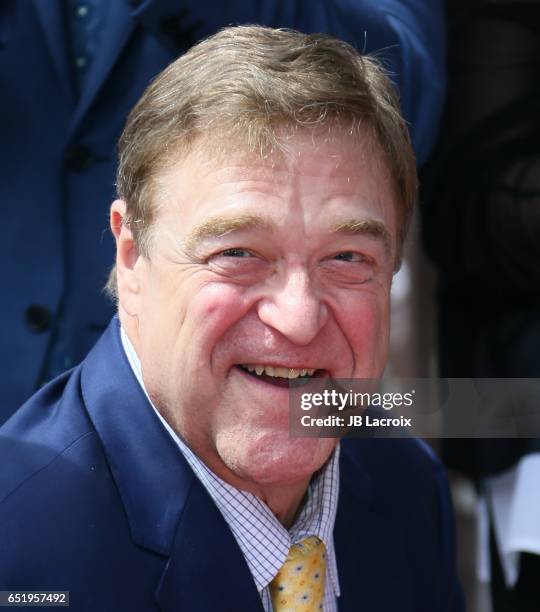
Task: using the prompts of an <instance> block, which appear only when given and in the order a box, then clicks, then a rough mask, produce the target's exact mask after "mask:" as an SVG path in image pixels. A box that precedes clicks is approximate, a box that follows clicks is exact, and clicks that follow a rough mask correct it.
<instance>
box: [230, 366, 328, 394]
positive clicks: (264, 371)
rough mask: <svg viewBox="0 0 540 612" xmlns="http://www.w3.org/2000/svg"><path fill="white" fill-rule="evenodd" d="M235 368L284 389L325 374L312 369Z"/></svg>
mask: <svg viewBox="0 0 540 612" xmlns="http://www.w3.org/2000/svg"><path fill="white" fill-rule="evenodd" d="M235 367H236V368H238V369H239V370H241V371H242V372H245V373H246V374H248V375H249V376H252V377H253V378H256V379H257V380H260V381H261V382H265V383H268V384H269V385H274V386H275V387H286V388H290V387H291V386H293V385H294V386H295V387H296V386H298V385H299V384H300V385H302V384H306V383H308V382H309V381H310V380H312V379H313V378H322V377H324V376H326V374H327V372H326V370H318V369H314V368H285V367H276V366H264V365H250V364H247V365H246V364H238V365H236V366H235Z"/></svg>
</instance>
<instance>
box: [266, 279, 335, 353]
mask: <svg viewBox="0 0 540 612" xmlns="http://www.w3.org/2000/svg"><path fill="white" fill-rule="evenodd" d="M258 315H259V319H260V320H261V321H262V322H263V323H265V324H266V325H268V326H270V327H272V328H274V329H275V330H277V331H278V332H280V333H281V334H283V335H284V336H285V337H287V338H288V339H289V340H290V341H291V342H293V343H294V344H297V345H300V346H305V345H307V344H309V343H310V342H311V341H312V340H313V339H314V338H315V337H316V336H317V334H318V333H319V331H320V330H321V329H322V328H323V327H324V325H325V324H326V322H327V320H328V308H327V306H326V304H324V303H323V302H321V300H320V299H319V297H318V296H317V295H316V294H315V292H314V290H313V287H312V286H311V281H310V279H309V276H308V274H307V273H306V272H305V271H297V272H294V273H290V274H289V275H288V276H287V278H286V279H285V281H284V282H283V284H282V285H281V286H277V287H275V288H273V290H272V291H271V294H270V295H267V296H265V297H264V298H263V299H261V300H260V302H259V304H258Z"/></svg>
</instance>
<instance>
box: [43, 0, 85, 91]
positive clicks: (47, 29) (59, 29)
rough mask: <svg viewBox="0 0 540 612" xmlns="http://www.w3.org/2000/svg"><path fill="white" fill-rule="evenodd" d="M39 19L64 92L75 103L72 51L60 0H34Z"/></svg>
mask: <svg viewBox="0 0 540 612" xmlns="http://www.w3.org/2000/svg"><path fill="white" fill-rule="evenodd" d="M34 6H35V9H36V12H37V16H38V21H39V23H40V25H41V27H42V29H43V33H44V35H45V40H46V41H47V47H48V48H49V53H50V55H51V60H52V63H53V65H54V68H55V71H56V73H57V75H58V80H59V82H60V86H61V88H62V90H63V92H64V94H65V95H66V96H67V97H68V99H69V100H70V101H71V102H72V103H74V101H75V92H74V91H73V81H72V78H71V68H70V62H69V58H70V52H69V41H68V31H67V27H66V23H65V18H64V12H63V7H62V3H61V1H60V0H48V1H47V2H44V1H43V0H34Z"/></svg>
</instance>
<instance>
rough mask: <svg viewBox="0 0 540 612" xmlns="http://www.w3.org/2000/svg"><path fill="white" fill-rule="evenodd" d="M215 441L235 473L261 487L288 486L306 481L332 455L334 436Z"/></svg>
mask: <svg viewBox="0 0 540 612" xmlns="http://www.w3.org/2000/svg"><path fill="white" fill-rule="evenodd" d="M221 442H222V443H221V444H220V441H219V440H217V451H218V453H219V455H220V457H221V460H222V461H223V462H224V463H225V465H226V466H227V467H228V468H229V469H230V470H231V471H232V472H234V474H235V475H236V476H237V477H239V478H241V479H242V480H245V481H247V482H250V483H253V484H255V485H260V486H272V485H275V486H280V485H283V486H285V485H291V484H294V483H297V482H302V481H309V479H310V478H311V476H312V475H313V474H314V473H315V472H316V471H317V470H318V469H320V468H321V467H322V466H323V465H324V463H325V462H326V461H327V459H328V458H329V457H330V455H331V454H332V451H333V450H334V448H335V447H336V444H337V442H338V441H337V440H336V439H334V438H290V437H289V434H288V432H287V433H286V436H285V435H283V434H282V435H276V434H271V433H267V434H264V433H263V434H261V433H259V434H258V435H257V436H254V437H253V438H251V439H246V437H245V436H244V437H243V438H242V439H241V440H240V439H238V438H236V441H234V437H228V439H227V440H226V441H225V440H222V441H221Z"/></svg>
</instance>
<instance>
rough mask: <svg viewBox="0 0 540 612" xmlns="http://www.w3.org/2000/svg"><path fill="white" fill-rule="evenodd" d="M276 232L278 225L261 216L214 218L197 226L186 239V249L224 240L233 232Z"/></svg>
mask: <svg viewBox="0 0 540 612" xmlns="http://www.w3.org/2000/svg"><path fill="white" fill-rule="evenodd" d="M253 229H258V230H267V231H272V230H276V229H277V228H276V224H275V223H274V222H273V221H272V220H271V219H268V218H266V217H262V216H260V215H238V216H235V217H212V218H211V219H208V220H207V221H205V222H204V223H201V224H200V225H197V226H195V227H194V228H193V229H192V230H191V232H190V233H189V234H188V236H187V237H186V239H185V247H186V249H188V250H193V249H194V248H196V247H197V245H199V244H200V243H201V242H203V241H204V240H211V239H213V238H222V237H223V236H226V235H227V234H231V233H232V232H239V231H242V230H253Z"/></svg>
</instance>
